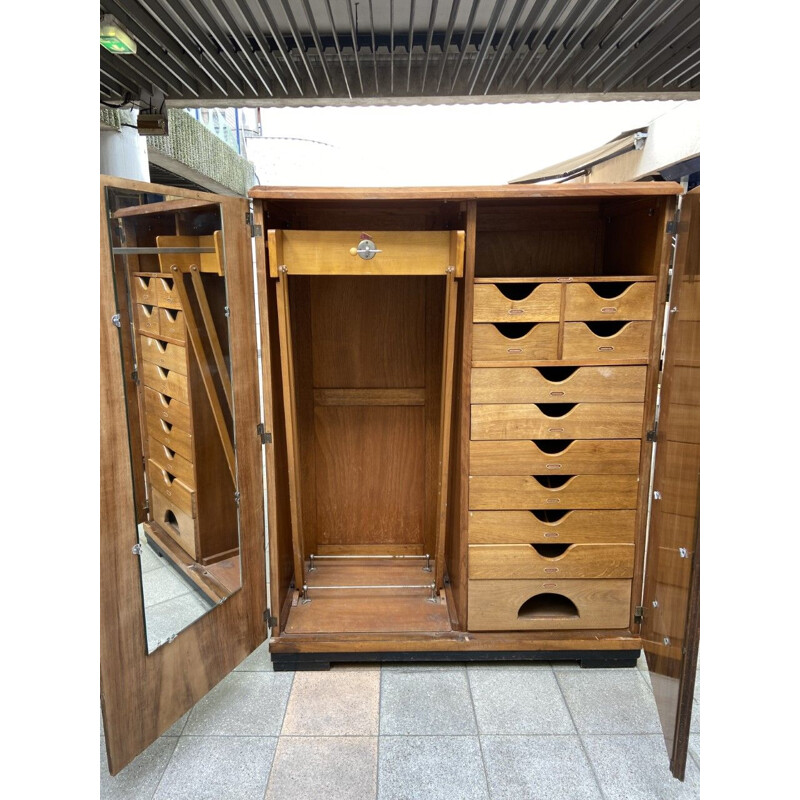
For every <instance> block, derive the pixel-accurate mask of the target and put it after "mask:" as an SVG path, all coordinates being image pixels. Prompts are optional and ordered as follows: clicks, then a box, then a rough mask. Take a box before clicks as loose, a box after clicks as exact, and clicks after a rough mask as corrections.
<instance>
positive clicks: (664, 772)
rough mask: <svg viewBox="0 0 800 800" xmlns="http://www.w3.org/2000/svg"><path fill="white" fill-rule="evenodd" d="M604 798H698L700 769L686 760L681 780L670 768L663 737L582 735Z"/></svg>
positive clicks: (643, 799)
mask: <svg viewBox="0 0 800 800" xmlns="http://www.w3.org/2000/svg"><path fill="white" fill-rule="evenodd" d="M583 744H584V747H585V748H586V751H587V753H588V754H589V760H590V761H591V762H592V765H593V766H594V769H595V773H596V774H597V778H598V780H599V781H600V786H601V787H602V789H603V793H604V794H605V797H606V800H690V798H699V797H700V771H699V769H698V768H697V766H696V764H695V763H694V761H692V760H691V759H688V760H687V762H686V780H685V782H683V783H681V782H680V781H678V780H675V778H673V777H672V773H671V772H670V771H669V761H668V759H667V751H666V748H665V747H664V737H663V736H661V735H660V734H658V735H651V736H584V737H583Z"/></svg>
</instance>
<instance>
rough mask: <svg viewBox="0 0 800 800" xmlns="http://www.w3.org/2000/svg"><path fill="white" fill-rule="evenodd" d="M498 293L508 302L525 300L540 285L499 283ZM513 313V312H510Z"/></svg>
mask: <svg viewBox="0 0 800 800" xmlns="http://www.w3.org/2000/svg"><path fill="white" fill-rule="evenodd" d="M495 286H496V287H497V291H498V292H500V294H502V295H503V297H505V298H506V299H507V300H525V299H527V298H528V297H530V296H531V295H532V294H533V292H534V290H535V289H536V288H537V287H538V286H539V284H538V283H497V284H495ZM509 313H511V312H509Z"/></svg>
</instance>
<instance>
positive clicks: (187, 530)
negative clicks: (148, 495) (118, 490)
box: [152, 491, 197, 559]
mask: <svg viewBox="0 0 800 800" xmlns="http://www.w3.org/2000/svg"><path fill="white" fill-rule="evenodd" d="M152 505H153V510H152V517H153V520H154V521H155V522H157V523H158V525H159V527H160V528H161V529H162V530H163V531H164V532H165V533H167V534H168V535H169V536H170V538H172V539H173V540H174V541H175V542H177V543H178V545H180V547H181V548H183V549H184V550H185V551H186V552H187V553H188V554H189V555H190V556H191V557H192V559H196V558H197V546H196V539H195V520H194V518H193V517H192V516H191V514H187V513H186V512H185V511H184V510H183V509H182V508H181V507H180V506H178V505H177V504H176V503H174V502H171V501H170V500H169V499H168V498H166V497H164V495H163V494H161V492H156V491H154V492H153V497H152Z"/></svg>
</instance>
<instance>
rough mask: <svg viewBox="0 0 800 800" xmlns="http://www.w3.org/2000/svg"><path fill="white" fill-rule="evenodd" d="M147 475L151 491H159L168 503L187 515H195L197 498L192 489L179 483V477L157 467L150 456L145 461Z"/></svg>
mask: <svg viewBox="0 0 800 800" xmlns="http://www.w3.org/2000/svg"><path fill="white" fill-rule="evenodd" d="M147 477H148V478H150V486H151V487H152V489H153V491H155V492H161V494H163V495H164V497H165V498H166V499H167V500H169V502H170V503H173V504H174V505H176V506H177V507H178V508H180V509H181V511H184V512H186V513H187V514H188V515H189V516H191V517H196V516H197V498H196V495H195V492H194V490H193V489H190V488H189V487H188V486H186V485H185V484H184V483H181V481H180V479H179V478H176V477H175V476H174V475H170V474H169V473H168V472H167V471H166V470H165V469H162V468H161V467H159V466H158V464H156V463H155V461H153V459H152V458H151V459H148V461H147Z"/></svg>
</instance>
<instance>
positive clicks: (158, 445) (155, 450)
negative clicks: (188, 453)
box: [148, 437, 195, 489]
mask: <svg viewBox="0 0 800 800" xmlns="http://www.w3.org/2000/svg"><path fill="white" fill-rule="evenodd" d="M148 454H149V456H150V458H151V459H152V460H153V461H154V462H155V463H156V465H157V466H159V467H160V468H161V469H163V470H166V471H167V472H168V473H169V474H170V475H174V476H175V477H176V478H178V480H180V481H181V483H183V484H185V485H186V487H187V488H188V489H194V488H195V480H194V464H193V463H192V462H191V461H190V460H189V459H188V458H186V457H185V456H182V455H181V454H180V453H178V451H177V450H173V449H172V448H171V447H169V446H168V445H166V444H164V443H163V442H159V441H158V440H157V439H154V438H153V437H150V439H149V442H148Z"/></svg>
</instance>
